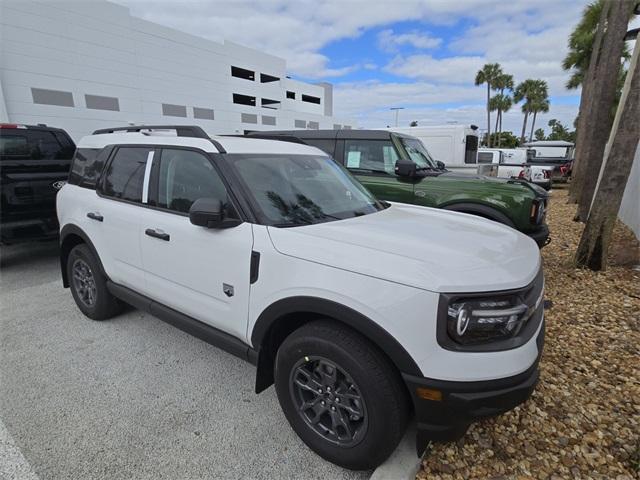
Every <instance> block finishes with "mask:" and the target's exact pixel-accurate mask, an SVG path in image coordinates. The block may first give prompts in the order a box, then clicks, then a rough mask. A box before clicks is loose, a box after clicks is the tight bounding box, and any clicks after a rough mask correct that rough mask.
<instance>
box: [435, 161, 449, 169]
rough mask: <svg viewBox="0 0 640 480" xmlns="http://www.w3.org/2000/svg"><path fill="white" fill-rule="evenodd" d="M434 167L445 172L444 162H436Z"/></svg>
mask: <svg viewBox="0 0 640 480" xmlns="http://www.w3.org/2000/svg"><path fill="white" fill-rule="evenodd" d="M436 165H437V166H438V169H439V170H446V169H447V166H446V165H445V164H444V162H441V161H440V160H436Z"/></svg>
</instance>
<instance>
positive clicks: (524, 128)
mask: <svg viewBox="0 0 640 480" xmlns="http://www.w3.org/2000/svg"><path fill="white" fill-rule="evenodd" d="M528 116H529V112H524V121H523V122H522V133H521V134H520V145H521V146H522V144H523V143H524V132H526V131H527V117H528Z"/></svg>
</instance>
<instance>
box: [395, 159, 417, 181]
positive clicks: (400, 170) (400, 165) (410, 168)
mask: <svg viewBox="0 0 640 480" xmlns="http://www.w3.org/2000/svg"><path fill="white" fill-rule="evenodd" d="M395 171H396V175H399V176H400V177H414V176H415V174H416V164H415V163H413V162H412V161H410V160H398V161H397V162H396V168H395Z"/></svg>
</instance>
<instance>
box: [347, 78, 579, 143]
mask: <svg viewBox="0 0 640 480" xmlns="http://www.w3.org/2000/svg"><path fill="white" fill-rule="evenodd" d="M483 98H484V96H483V89H482V88H479V87H475V86H471V85H439V84H435V83H429V82H423V81H417V82H414V83H381V82H362V83H351V84H340V85H337V86H336V88H335V89H334V103H335V106H336V108H335V113H336V115H341V116H344V117H350V118H355V119H356V120H357V121H358V125H359V127H361V128H377V127H384V126H387V125H393V122H394V121H395V120H394V118H395V113H394V112H392V111H391V110H389V109H390V107H403V110H400V112H399V125H401V126H408V125H409V123H410V122H411V121H412V120H417V121H418V123H419V124H420V125H442V124H445V123H449V122H457V123H460V124H475V125H478V126H479V127H480V128H482V129H486V121H487V120H486V118H487V117H486V110H485V105H484V103H483ZM449 104H457V105H458V106H449ZM576 113H577V106H574V105H560V104H558V105H553V106H552V109H551V111H550V112H549V113H547V114H541V115H538V119H537V120H536V125H537V127H546V125H547V122H548V121H549V119H551V118H556V119H558V120H560V121H561V122H563V123H564V124H565V125H567V126H569V127H570V128H573V120H574V118H575V116H576ZM491 118H492V127H491V128H492V130H493V121H495V114H492V116H491ZM522 120H523V114H522V113H521V111H520V106H519V105H516V106H514V107H513V108H512V109H511V110H510V111H509V112H506V113H505V114H504V119H503V129H504V130H506V131H513V132H514V134H517V135H519V134H520V130H521V128H522ZM529 126H530V123H529ZM537 127H536V128H537ZM527 131H528V129H527Z"/></svg>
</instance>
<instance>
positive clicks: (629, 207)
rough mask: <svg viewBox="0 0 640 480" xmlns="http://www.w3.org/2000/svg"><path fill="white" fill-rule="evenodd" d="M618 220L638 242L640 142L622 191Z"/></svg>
mask: <svg viewBox="0 0 640 480" xmlns="http://www.w3.org/2000/svg"><path fill="white" fill-rule="evenodd" d="M618 218H620V220H622V222H623V223H624V224H625V225H627V226H628V227H629V228H630V229H631V230H633V233H635V235H636V238H637V239H638V240H640V142H639V143H638V148H636V156H635V157H634V159H633V166H632V167H631V173H630V174H629V178H628V179H627V186H626V188H625V189H624V196H623V197H622V204H621V205H620V211H619V212H618Z"/></svg>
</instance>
